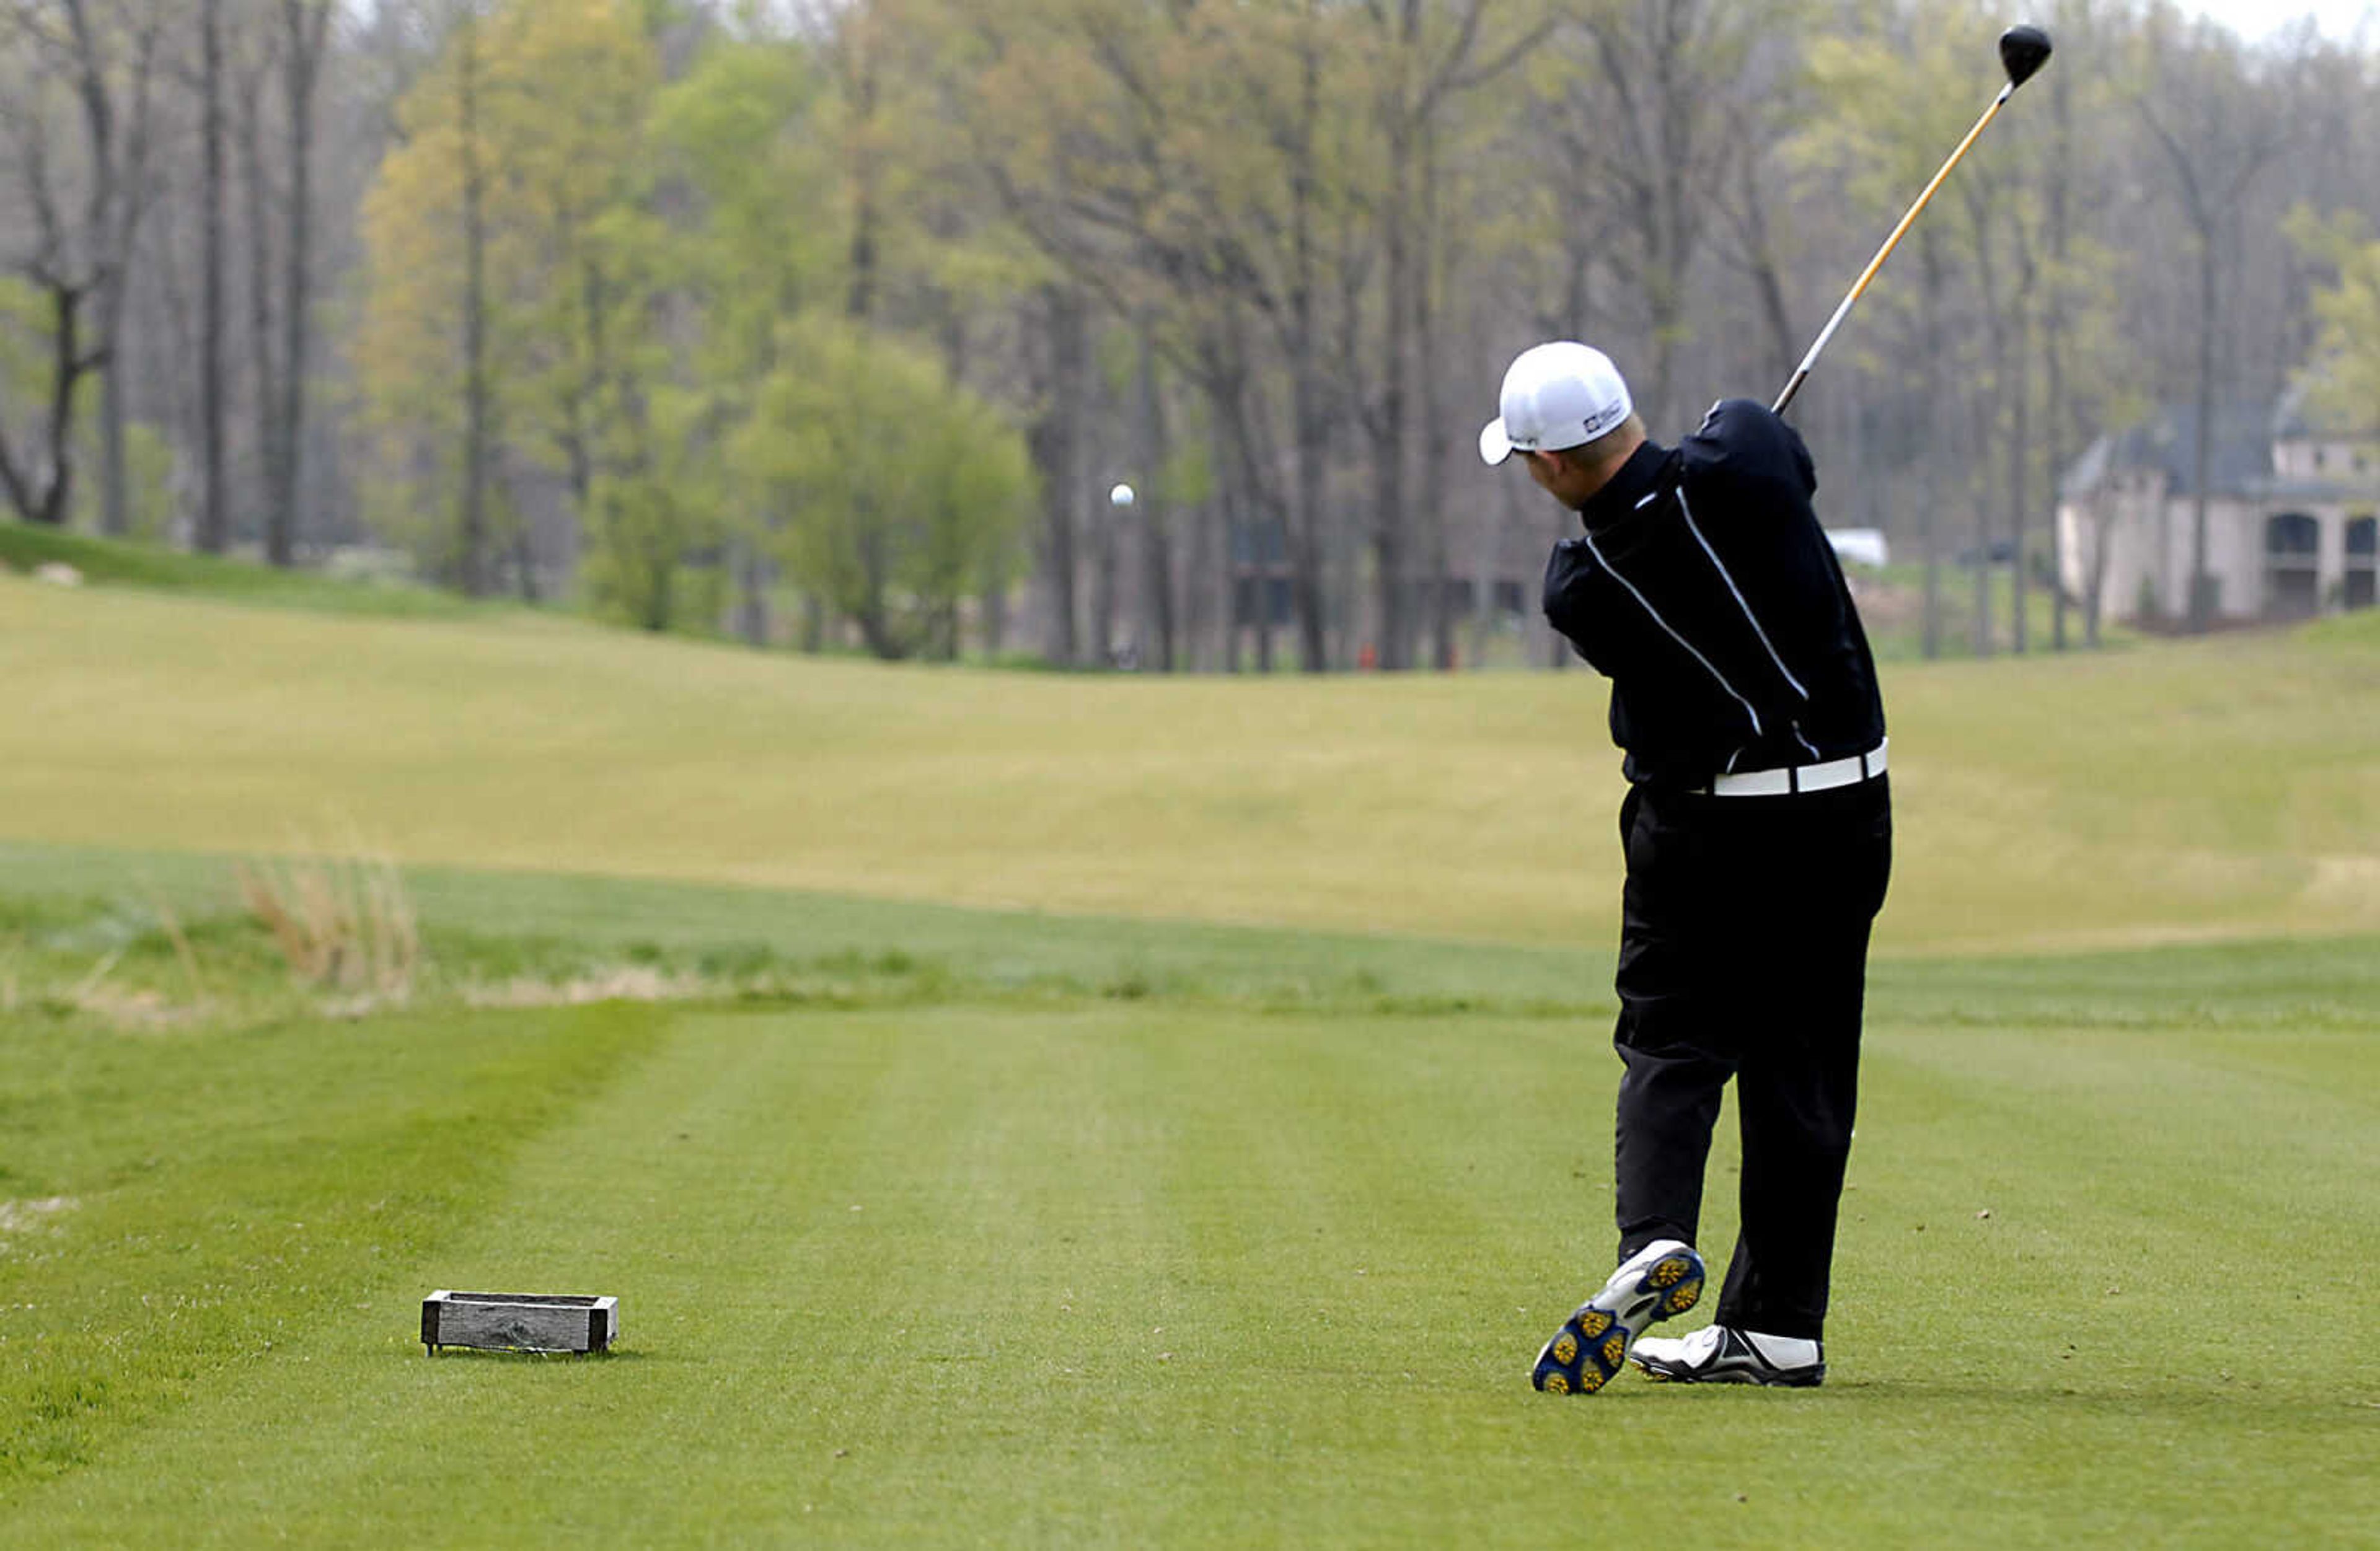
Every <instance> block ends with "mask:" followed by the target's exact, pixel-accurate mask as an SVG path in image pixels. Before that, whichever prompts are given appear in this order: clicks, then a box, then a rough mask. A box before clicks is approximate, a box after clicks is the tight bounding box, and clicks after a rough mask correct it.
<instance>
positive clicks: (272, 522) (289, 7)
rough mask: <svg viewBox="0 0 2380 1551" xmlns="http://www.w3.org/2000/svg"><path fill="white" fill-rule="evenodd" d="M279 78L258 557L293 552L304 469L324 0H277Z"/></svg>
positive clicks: (282, 561)
mask: <svg viewBox="0 0 2380 1551" xmlns="http://www.w3.org/2000/svg"><path fill="white" fill-rule="evenodd" d="M281 18H282V30H283V33H284V37H283V40H282V81H283V92H284V95H285V98H286V102H285V103H284V107H285V112H286V114H287V126H286V127H287V130H288V136H289V144H288V151H289V234H288V238H287V241H286V242H285V245H284V247H283V249H282V264H283V279H282V283H281V308H282V311H281V331H282V345H281V381H280V406H279V410H278V412H277V414H276V416H275V418H276V420H277V421H278V424H277V426H276V428H275V431H274V435H273V443H272V450H273V459H272V462H271V464H270V466H269V477H270V478H271V479H272V482H273V488H272V491H271V492H270V493H269V494H268V495H267V497H266V499H265V503H264V552H265V558H267V559H268V560H270V561H272V562H273V564H275V565H289V564H293V563H296V561H297V529H298V520H297V501H298V491H299V490H300V488H301V484H300V479H299V476H300V475H301V474H302V472H303V471H304V469H305V445H306V436H305V424H306V369H307V356H308V349H309V343H308V333H309V331H310V327H311V325H312V322H313V307H314V116H315V111H314V110H315V101H316V87H317V86H318V85H319V84H320V82H321V80H322V51H323V47H324V41H325V38H326V36H327V30H328V28H329V26H330V18H331V0H282V5H281Z"/></svg>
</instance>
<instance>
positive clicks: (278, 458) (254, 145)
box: [236, 75, 289, 565]
mask: <svg viewBox="0 0 2380 1551" xmlns="http://www.w3.org/2000/svg"><path fill="white" fill-rule="evenodd" d="M261 84H262V83H261V79H258V78H257V77H256V76H253V75H249V76H246V77H245V78H244V79H241V80H240V82H239V84H238V88H237V104H236V108H237V114H238V123H239V161H240V191H241V196H242V198H241V204H242V207H243V212H244V215H245V218H246V222H247V226H248V354H249V370H251V371H252V372H253V374H254V376H255V379H256V392H255V396H254V399H253V401H252V404H253V407H254V409H255V412H256V446H257V452H258V454H259V455H260V457H261V462H262V464H263V479H261V481H260V493H261V502H260V504H261V506H262V507H263V509H264V534H265V541H264V548H265V558H266V559H268V560H270V561H272V562H273V563H274V564H276V565H286V564H288V563H289V561H288V558H287V557H286V556H285V555H277V554H275V553H274V552H273V530H274V527H275V526H276V525H275V523H274V520H273V504H274V503H275V501H276V500H277V499H278V498H279V493H280V490H281V466H282V465H283V463H284V462H285V461H286V458H287V454H286V451H285V449H284V448H283V447H282V445H281V374H280V370H279V368H278V366H277V365H276V364H275V362H274V361H273V234H272V227H271V224H270V223H269V222H268V221H267V219H266V216H265V206H266V199H265V174H264V134H263V127H262V125H261V123H260V120H261V118H262V117H263V103H262V95H263V93H262V91H261Z"/></svg>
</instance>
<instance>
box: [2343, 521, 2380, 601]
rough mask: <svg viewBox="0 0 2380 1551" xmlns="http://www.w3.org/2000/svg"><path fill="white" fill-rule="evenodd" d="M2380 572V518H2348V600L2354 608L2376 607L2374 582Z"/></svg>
mask: <svg viewBox="0 0 2380 1551" xmlns="http://www.w3.org/2000/svg"><path fill="white" fill-rule="evenodd" d="M2375 575H2380V517H2373V516H2361V517H2350V518H2348V519H2347V587H2346V603H2347V606H2348V607H2349V608H2350V609H2368V608H2370V607H2372V603H2373V591H2374V587H2373V584H2374V579H2375Z"/></svg>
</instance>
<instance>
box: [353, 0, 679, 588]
mask: <svg viewBox="0 0 2380 1551" xmlns="http://www.w3.org/2000/svg"><path fill="white" fill-rule="evenodd" d="M658 84H659V65H658V60H657V58H656V51H655V48H654V45H653V42H652V40H651V38H650V36H649V35H648V33H647V32H646V30H645V28H644V21H643V18H642V14H641V11H640V10H639V9H638V8H637V7H636V6H630V5H628V4H626V3H625V0H514V3H513V4H510V5H508V6H503V7H501V8H499V9H497V10H495V11H493V12H492V14H489V15H485V16H482V15H480V13H479V12H478V11H476V10H470V9H467V10H466V11H465V12H464V13H463V14H462V15H461V16H460V17H459V18H457V20H456V22H455V27H454V29H453V30H452V31H451V33H450V34H449V37H448V39H447V42H446V46H445V49H444V51H443V55H441V58H440V60H439V62H438V64H437V66H436V67H434V68H432V69H431V71H430V72H429V73H428V74H427V75H426V76H425V77H424V78H423V79H421V80H420V81H419V82H418V83H417V84H416V85H415V87H414V88H413V90H412V91H409V92H408V93H407V96H406V98H405V101H404V102H403V103H401V104H400V109H399V120H400V124H401V126H402V127H403V129H404V131H405V136H406V138H405V140H404V143H403V144H401V145H400V146H399V147H398V148H397V149H396V150H395V151H392V152H391V153H390V154H389V156H388V157H387V159H386V160H385V161H384V162H383V164H382V165H381V170H380V176H379V178H378V180H377V181H376V183H375V184H374V187H373V188H372V191H371V194H370V198H369V200H367V203H366V207H365V214H364V223H365V239H366V242H367V245H368V247H369V248H370V269H369V281H368V285H367V288H366V293H365V308H364V318H363V322H362V326H361V328H360V330H359V331H358V339H357V344H356V360H357V365H358V370H359V372H360V375H361V376H362V379H363V387H364V391H365V395H366V399H367V402H368V404H369V406H370V410H371V413H372V416H373V419H374V422H375V424H376V425H378V426H379V427H380V428H381V429H382V430H383V436H384V438H386V439H388V441H389V442H391V443H392V445H391V446H390V447H389V449H388V453H389V455H390V461H391V462H392V464H393V465H394V466H395V468H396V469H398V470H399V471H401V472H423V473H427V474H428V475H429V476H430V477H431V492H432V493H431V500H430V501H429V502H428V503H427V505H428V507H429V509H430V510H431V512H433V513H438V514H442V515H441V516H440V517H439V518H438V519H437V520H435V521H433V522H432V523H431V525H429V528H428V530H427V531H424V530H422V529H420V528H417V529H416V532H417V537H418V538H419V539H420V540H421V541H423V543H424V545H425V548H426V549H427V551H428V552H429V554H430V556H431V562H432V564H433V567H434V568H435V569H438V570H440V571H442V572H443V573H446V574H449V575H452V576H454V577H455V579H456V580H457V581H458V582H459V583H460V585H461V586H462V587H463V588H464V589H465V590H466V591H468V592H472V593H484V592H487V591H489V590H491V588H492V586H493V584H494V580H495V575H496V566H497V563H498V556H499V552H500V550H501V548H502V547H503V546H504V544H505V543H506V542H507V541H509V544H510V547H511V549H512V551H513V565H514V572H515V576H516V580H517V582H518V583H519V585H520V586H521V587H522V588H523V590H524V591H525V592H527V591H528V590H529V589H530V588H532V587H533V585H534V582H533V578H534V576H535V567H534V565H533V563H532V561H531V556H530V554H529V551H528V540H527V534H526V531H525V530H524V529H523V528H522V527H520V525H518V524H517V523H511V524H505V525H503V527H502V530H500V526H499V524H498V522H497V520H496V519H497V517H498V516H499V515H501V513H502V511H503V506H504V503H503V502H502V501H501V499H500V498H498V497H497V496H495V495H494V494H493V493H492V485H493V483H494V482H495V478H496V475H497V472H498V467H499V464H500V463H502V462H503V461H504V460H505V459H507V458H509V459H513V460H526V461H527V462H528V463H529V464H531V465H533V466H537V467H548V468H551V469H553V471H555V472H556V473H558V474H559V475H560V477H561V478H562V479H563V480H564V481H565V485H566V487H567V489H568V491H569V494H570V497H571V500H572V502H573V503H574V505H575V506H576V507H577V510H578V511H579V512H580V513H581V514H582V515H583V514H584V513H585V512H586V511H587V509H588V507H589V503H591V501H592V500H593V497H594V492H595V486H596V483H597V481H598V479H600V478H602V477H605V476H607V475H615V476H619V477H623V478H626V479H636V478H638V477H640V476H642V475H644V474H645V473H647V472H648V465H649V463H650V457H649V454H648V451H647V449H648V447H649V445H650V433H649V428H648V427H645V426H643V425H641V424H640V423H639V420H640V418H641V417H643V416H645V415H646V414H647V412H648V406H649V402H650V380H651V378H652V376H653V375H654V373H655V371H656V370H657V369H658V366H659V364H660V360H661V356H660V352H659V348H658V345H657V344H656V343H655V341H654V339H653V337H652V312H653V307H654V301H655V297H656V294H657V292H658V289H659V285H660V279H659V268H660V262H661V255H662V249H663V246H664V234H663V231H662V227H661V225H660V223H659V222H658V221H657V220H656V219H655V217H654V216H653V215H652V213H651V212H650V209H649V206H648V200H649V195H650V179H651V169H650V159H649V157H648V155H647V152H646V149H645V147H644V144H643V135H644V125H645V115H646V111H647V108H648V105H649V104H650V102H651V100H652V97H653V94H654V92H655V91H656V90H657V88H658ZM450 503H451V504H450ZM450 510H451V512H452V514H453V515H452V517H451V519H449V518H446V517H444V516H443V514H444V513H446V512H448V511H450ZM595 537H596V538H597V541H598V542H599V543H600V542H601V530H600V529H599V530H598V533H597V535H596V536H595ZM642 570H643V568H641V567H631V568H630V571H631V572H632V573H637V574H641V572H642ZM630 612H633V613H636V614H637V615H639V616H640V617H641V616H643V615H645V614H647V613H648V612H650V611H649V610H647V609H645V608H643V607H637V606H632V607H631V610H630Z"/></svg>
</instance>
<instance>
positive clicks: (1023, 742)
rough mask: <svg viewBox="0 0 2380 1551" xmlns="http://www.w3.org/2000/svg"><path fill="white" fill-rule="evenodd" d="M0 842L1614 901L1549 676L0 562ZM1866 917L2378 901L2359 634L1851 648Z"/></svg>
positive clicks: (1480, 929) (1943, 920)
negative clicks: (1881, 887) (1193, 659)
mask: <svg viewBox="0 0 2380 1551" xmlns="http://www.w3.org/2000/svg"><path fill="white" fill-rule="evenodd" d="M0 677H5V679H6V683H7V684H8V685H10V689H11V695H12V707H11V709H12V712H13V714H12V715H11V716H9V717H7V718H6V719H0V839H17V840H27V841H34V840H38V841H42V842H50V843H65V844H82V845H92V846H103V847H115V848H122V849H130V850H177V849H179V850H197V849H208V850H215V851H229V852H249V853H255V852H278V851H285V850H289V849H293V848H305V847H309V846H311V847H316V848H326V849H332V850H344V849H348V848H351V847H354V846H356V845H358V844H361V845H364V846H367V847H374V848H384V849H386V850H387V851H389V852H390V853H392V854H395V855H396V856H397V857H398V858H400V859H402V860H404V861H407V862H408V863H415V864H424V865H440V866H463V867H470V868H476V869H482V870H488V869H494V870H516V871H525V872H577V873H587V874H597V875H612V876H624V877H637V878H674V879H681V880H687V881H704V882H713V883H741V884H748V885H756V886H764V887H769V888H778V889H798V890H808V891H817V892H822V893H835V894H864V895H870V896H875V897H880V898H898V899H907V900H920V901H937V902H941V903H956V904H966V905H975V906H985V907H1005V908H1021V909H1038V910H1045V911H1050V912H1060V913H1072V914H1085V915H1142V916H1148V917H1170V918H1184V919H1199V920H1207V921H1233V922H1240V923H1245V924H1249V925H1264V926H1285V927H1303V928H1318V929H1325V930H1332V931H1354V932H1378V933H1385V934H1392V935H1406V936H1427V937H1437V938H1471V939H1481V940H1488V941H1503V942H1534V943H1540V944H1548V945H1559V944H1571V943H1576V942H1580V941H1587V942H1601V941H1607V940H1609V932H1610V927H1611V902H1612V901H1613V900H1614V899H1615V898H1616V893H1617V891H1616V868H1617V865H1618V864H1617V857H1616V849H1617V848H1616V846H1615V845H1614V844H1613V843H1612V842H1611V828H1610V826H1611V822H1612V819H1611V815H1612V811H1613V808H1614V807H1615V806H1616V803H1617V798H1618V793H1619V775H1618V769H1617V757H1616V755H1615V754H1614V752H1613V751H1612V750H1611V749H1610V747H1609V744H1608V741H1607V738H1606V733H1605V732H1604V728H1603V707H1604V691H1603V687H1602V685H1601V684H1600V682H1599V681H1597V680H1596V679H1594V678H1593V677H1591V676H1590V675H1586V674H1583V673H1572V674H1560V675H1556V674H1475V675H1462V676H1453V677H1431V678H1418V679H1394V680H1390V679H1381V678H1377V677H1374V678H1361V679H1358V678H1341V679H1333V680H1329V681H1324V682H1312V681H1306V680H1302V679H1296V678H1282V679H1277V680H1270V681H1265V682H1248V681H1230V680H1218V679H1203V680H1191V679H1180V680H1172V681H1165V680H1158V679H1148V678H1125V677H1099V678H1078V677H1054V676H1047V675H1038V674H1002V673H985V672H977V671H970V670H959V669H950V670H923V669H909V670H900V669H892V668H884V667H879V666H875V665H871V664H866V663H858V662H846V661H829V662H814V661H803V660H790V659H787V658H784V657H782V656H770V655H762V654H758V653H752V652H747V651H742V650H737V649H733V648H721V647H710V646H703V645H698V644H694V643H686V642H678V641H654V640H649V639H644V638H639V637H637V636H629V635H625V634H621V633H615V632H607V631H602V630H599V629H596V628H593V627H590V626H586V625H583V624H575V623H571V622H566V621H558V620H553V619H548V618H543V617H540V616H523V615H503V616H492V617H488V618H474V619H469V620H461V621H452V622H439V623H434V624H433V623H429V622H420V621H393V620H376V619H358V618H326V617H321V616H316V615H311V614H307V613H302V612H286V611H266V610H244V609H237V608H231V607H226V606H225V605H222V604H220V603H215V602H207V601H200V600H181V599H174V598H166V597H159V596H155V595H145V594H140V593H134V592H112V593H111V592H99V591H85V592H80V593H76V592H68V591H66V590H63V589H56V588H42V587H37V586H34V585H32V584H30V583H24V582H10V581H7V580H5V579H0ZM1886 687H1887V695H1888V703H1889V709H1890V713H1891V716H1892V721H1893V729H1894V741H1893V761H1894V770H1895V777H1896V782H1895V783H1896V787H1897V789H1898V793H1899V823H1900V857H1901V860H1900V869H1899V872H1898V874H1897V877H1896V880H1895V886H1894V887H1895V903H1894V906H1893V908H1892V909H1891V911H1890V912H1889V913H1888V915H1887V917H1886V922H1885V926H1884V928H1883V931H1884V938H1883V940H1884V944H1885V946H1886V947H1887V948H1888V950H1890V951H1950V950H1957V951H1965V950H1970V949H1991V950H1994V951H2008V950H2012V949H2022V948H2026V947H2052V946H2060V945H2064V946H2073V945H2077V944H2100V945H2111V946H2112V945H2122V944H2129V943H2150V942H2156V941H2162V940H2176V939H2200V938H2213V937H2222V936H2240V935H2253V934H2259V933H2271V932H2277V931H2373V930H2380V848H2375V846H2374V839H2373V837H2374V834H2375V833H2380V718H2375V717H2373V716H2370V715H2364V714H2359V712H2358V708H2364V707H2369V706H2370V705H2371V704H2372V703H2373V702H2374V696H2375V694H2380V641H2375V640H2374V639H2373V637H2372V636H2370V635H2369V634H2368V633H2366V634H2363V635H2356V634H2353V633H2351V632H2345V631H2336V632H2331V633H2329V634H2326V635H2322V636H2315V637H2312V638H2309V637H2306V636H2289V635H2275V636H2253V637H2231V638H2225V639H2222V640H2219V641H2214V642H2207V643H2201V644H2196V645H2191V646H2182V647H2170V648H2156V649H2143V650H2135V651H2127V652H2122V653H2112V654H2103V655H2098V656H2093V657H2066V658H2062V659H2056V660H2053V659H2049V658H2046V657H2035V658H2031V659H2027V660H2022V661H2008V660H1999V661H1993V662H1987V663H1942V664H1933V665H1927V666H1924V667H1902V668H1899V669H1896V670H1894V671H1893V672H1892V673H1890V675H1889V676H1888V682H1887V686H1886Z"/></svg>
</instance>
